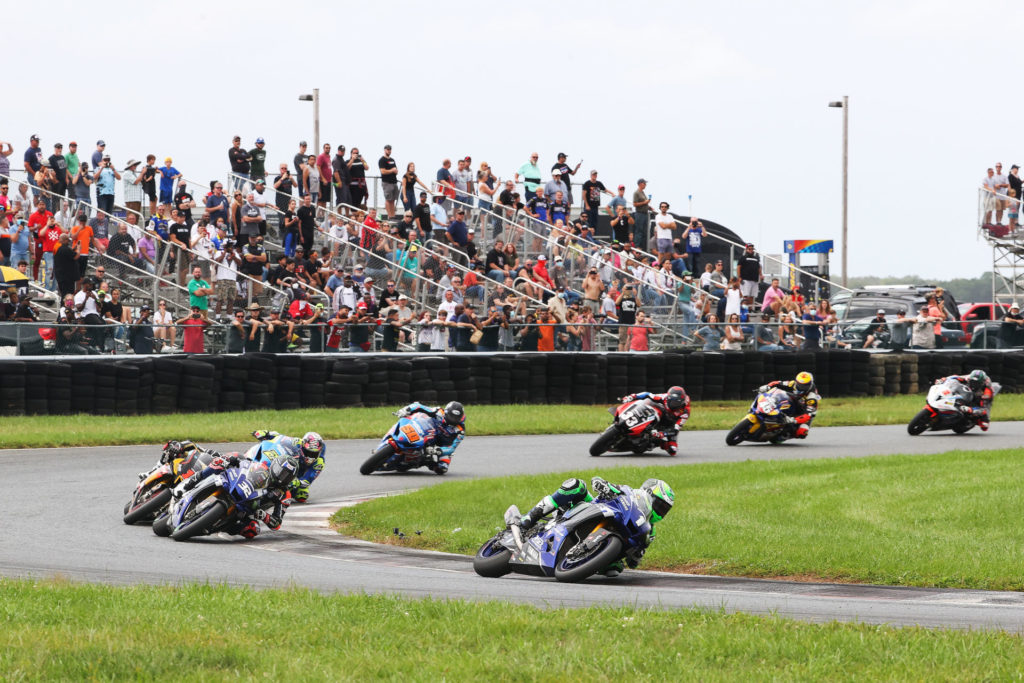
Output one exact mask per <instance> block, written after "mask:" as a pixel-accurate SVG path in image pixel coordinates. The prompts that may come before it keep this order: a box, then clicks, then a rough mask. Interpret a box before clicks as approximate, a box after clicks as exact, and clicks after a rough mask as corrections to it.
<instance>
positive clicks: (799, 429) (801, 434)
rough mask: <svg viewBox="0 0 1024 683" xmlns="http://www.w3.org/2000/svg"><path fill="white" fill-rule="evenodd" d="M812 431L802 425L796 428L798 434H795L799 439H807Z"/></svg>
mask: <svg viewBox="0 0 1024 683" xmlns="http://www.w3.org/2000/svg"><path fill="white" fill-rule="evenodd" d="M810 431H811V430H810V429H808V428H807V425H800V426H799V427H797V428H796V434H794V436H796V438H798V439H806V438H807V433H808V432H810Z"/></svg>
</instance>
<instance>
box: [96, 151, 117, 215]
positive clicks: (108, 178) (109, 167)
mask: <svg viewBox="0 0 1024 683" xmlns="http://www.w3.org/2000/svg"><path fill="white" fill-rule="evenodd" d="M120 179H121V174H120V173H118V172H117V169H116V168H114V164H113V162H112V161H111V160H110V155H109V154H106V155H104V156H103V160H102V161H101V162H100V165H99V168H98V169H97V170H96V181H95V183H96V208H97V209H99V210H100V211H103V212H104V213H108V214H109V213H113V212H114V190H115V188H116V187H117V184H116V181H118V180H120Z"/></svg>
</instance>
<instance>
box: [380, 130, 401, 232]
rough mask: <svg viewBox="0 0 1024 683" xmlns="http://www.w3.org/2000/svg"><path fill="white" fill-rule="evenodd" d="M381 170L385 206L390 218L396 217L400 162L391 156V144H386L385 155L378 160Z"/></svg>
mask: <svg viewBox="0 0 1024 683" xmlns="http://www.w3.org/2000/svg"><path fill="white" fill-rule="evenodd" d="M377 170H378V171H380V185H381V189H382V190H383V191H384V207H385V209H386V211H387V214H388V218H389V219H390V218H394V217H395V202H396V201H398V164H397V163H396V162H395V160H394V159H393V158H392V157H391V145H384V156H382V157H381V158H380V159H378V160H377Z"/></svg>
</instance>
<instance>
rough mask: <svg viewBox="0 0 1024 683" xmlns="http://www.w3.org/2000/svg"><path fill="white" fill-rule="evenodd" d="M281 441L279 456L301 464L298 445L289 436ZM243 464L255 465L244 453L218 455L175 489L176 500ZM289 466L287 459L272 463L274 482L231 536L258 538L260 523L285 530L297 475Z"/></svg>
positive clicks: (280, 438)
mask: <svg viewBox="0 0 1024 683" xmlns="http://www.w3.org/2000/svg"><path fill="white" fill-rule="evenodd" d="M277 438H278V444H279V445H278V452H279V454H280V455H283V456H295V457H296V458H298V459H299V460H300V462H301V456H299V447H298V446H296V445H295V442H294V441H293V440H292V439H291V438H289V437H286V436H283V437H277ZM243 461H248V462H250V463H251V462H252V461H251V460H249V459H248V458H246V457H245V456H244V455H242V454H241V453H228V454H227V455H217V456H216V457H215V458H214V459H213V460H212V461H211V462H210V464H209V465H207V466H206V467H205V468H204V469H203V471H202V472H199V473H198V474H196V475H194V476H192V477H189V478H188V479H187V480H185V483H184V484H182V485H181V488H179V489H175V491H174V496H175V497H176V498H180V497H181V496H182V495H183V494H184V493H185V492H187V491H191V490H192V489H194V488H195V487H196V485H198V484H199V482H201V481H203V480H204V479H206V478H207V477H209V476H210V475H213V474H220V473H221V472H223V471H224V470H226V469H227V468H229V467H238V466H239V465H240V464H241V463H242V462H243ZM286 464H287V463H286V461H285V459H284V458H280V459H277V458H275V459H274V460H273V461H272V462H270V463H269V464H268V467H269V469H270V480H269V482H268V483H267V486H266V487H265V488H264V489H262V490H261V491H260V492H259V493H260V495H259V496H258V497H257V498H256V505H255V506H254V509H252V510H250V512H249V514H248V515H246V516H245V517H244V518H243V519H242V520H241V521H240V525H239V528H237V529H232V530H231V531H229V533H237V534H240V535H241V536H244V537H245V538H255V537H256V536H258V535H259V533H260V524H259V523H260V522H263V523H264V524H266V525H267V527H269V528H270V529H273V530H274V531H277V530H278V529H280V528H281V522H282V520H283V519H284V513H285V512H286V511H287V510H288V506H289V505H291V504H292V500H291V493H290V492H289V485H290V484H291V483H292V481H293V480H294V477H295V472H294V471H291V470H289V469H288V468H287V467H286V466H285V465H286ZM271 505H272V506H273V508H274V511H273V512H268V511H267V508H268V507H269V506H271Z"/></svg>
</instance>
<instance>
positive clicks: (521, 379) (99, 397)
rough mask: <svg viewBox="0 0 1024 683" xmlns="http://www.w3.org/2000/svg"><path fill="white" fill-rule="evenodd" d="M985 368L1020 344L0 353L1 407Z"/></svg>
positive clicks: (605, 388) (910, 389) (254, 402)
mask: <svg viewBox="0 0 1024 683" xmlns="http://www.w3.org/2000/svg"><path fill="white" fill-rule="evenodd" d="M975 368H980V369H983V370H985V371H987V372H988V373H989V374H990V375H991V376H992V379H993V380H995V381H997V382H1000V383H1001V384H1002V386H1003V391H1009V392H1017V391H1020V390H1021V389H1022V388H1024V353H1022V352H999V351H980V352H974V353H970V354H968V353H961V352H941V351H940V352H920V353H904V354H891V353H870V352H864V351H821V352H799V353H790V354H784V353H779V354H776V353H757V352H726V353H704V352H693V353H650V354H618V353H609V354H597V353H562V354H543V353H518V354H517V353H496V354H443V355H440V354H439V355H417V356H410V355H409V354H404V355H398V354H396V355H391V354H373V355H366V356H357V355H352V356H346V357H343V358H338V357H337V356H330V355H315V354H307V355H296V354H264V353H252V354H244V355H236V356H185V355H174V356H157V357H152V356H150V357H144V358H131V359H114V358H111V357H109V356H107V357H96V356H91V357H81V358H67V357H62V358H56V359H54V358H43V359H18V360H3V361H0V377H2V378H3V382H2V383H0V413H2V414H4V415H20V414H24V413H28V414H68V413H91V414H99V415H114V414H117V415H134V414H148V413H174V412H200V411H201V412H211V411H229V410H246V409H277V410H283V409H293V408H300V407H313V406H329V407H344V406H360V405H364V406H382V405H398V404H404V403H407V402H409V401H411V400H418V401H422V402H424V403H444V402H447V401H451V400H459V401H462V402H463V403H466V404H468V405H473V404H487V403H493V404H509V403H535V404H558V403H579V404H595V403H597V404H602V403H612V402H614V401H615V400H616V399H617V398H618V397H620V396H622V395H624V394H627V393H630V392H635V391H641V390H657V391H662V390H664V389H665V388H666V387H668V386H670V385H673V384H679V385H682V386H683V387H685V388H686V391H687V392H688V393H689V394H690V396H691V397H692V398H693V399H694V400H723V399H752V398H753V396H754V394H753V392H754V390H755V389H756V388H757V387H758V386H760V385H761V384H763V383H765V382H767V381H769V380H772V379H778V378H783V379H785V378H791V377H793V376H795V375H796V373H797V372H799V371H802V370H807V371H810V372H813V373H814V376H815V380H816V382H817V385H818V389H819V391H820V392H821V394H822V395H823V396H824V397H826V398H828V397H837V396H881V395H883V394H884V395H890V394H916V393H919V392H921V391H923V390H924V388H925V387H926V386H928V385H929V384H930V383H931V381H932V380H933V379H934V378H938V377H942V376H945V375H949V374H959V373H966V372H969V371H970V370H972V369H975Z"/></svg>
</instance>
